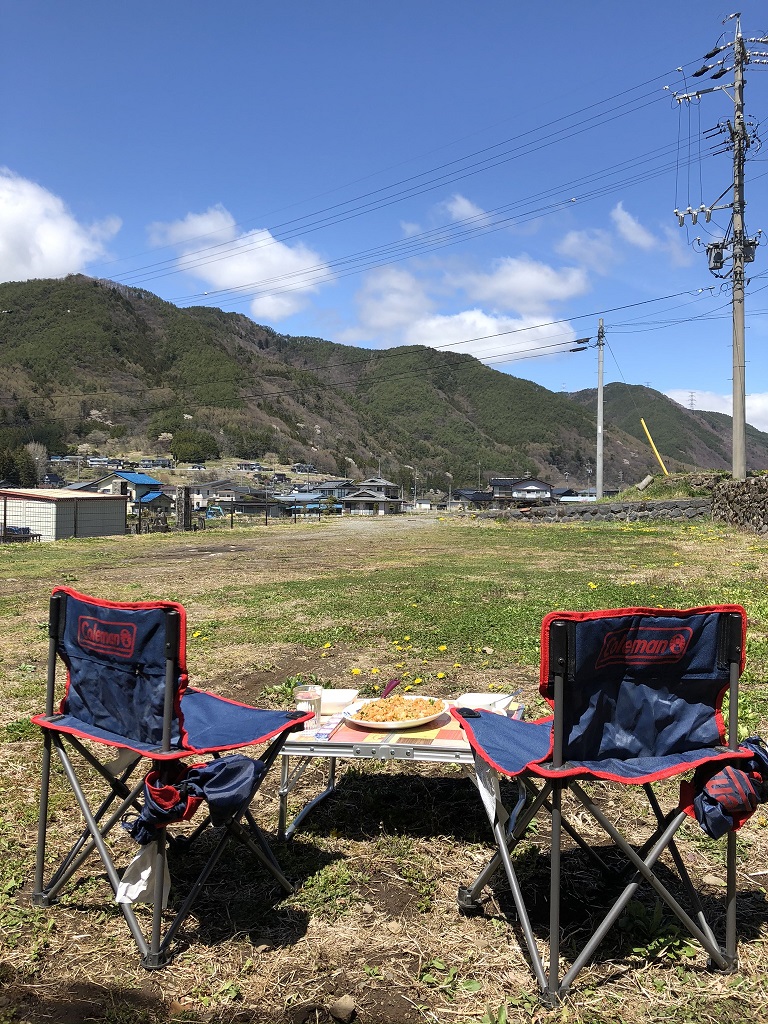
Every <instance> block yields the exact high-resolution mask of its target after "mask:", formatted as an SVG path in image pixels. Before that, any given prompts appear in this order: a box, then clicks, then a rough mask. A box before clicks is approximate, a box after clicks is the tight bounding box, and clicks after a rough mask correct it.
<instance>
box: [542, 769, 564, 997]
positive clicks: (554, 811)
mask: <svg viewBox="0 0 768 1024" xmlns="http://www.w3.org/2000/svg"><path fill="white" fill-rule="evenodd" d="M562 802H563V783H562V781H561V780H560V779H557V780H556V781H555V782H554V783H553V786H552V808H551V811H550V814H551V816H552V840H551V853H550V886H549V977H548V981H547V986H546V989H545V990H544V991H543V996H544V999H545V1001H546V1003H547V1004H548V1005H549V1006H554V1005H556V1004H557V1003H558V1002H559V999H560V991H559V990H560V883H561V879H560V854H561V844H562V828H561V825H562Z"/></svg>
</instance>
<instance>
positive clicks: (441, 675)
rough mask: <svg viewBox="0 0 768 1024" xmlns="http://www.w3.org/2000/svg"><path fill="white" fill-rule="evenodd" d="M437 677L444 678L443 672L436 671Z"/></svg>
mask: <svg viewBox="0 0 768 1024" xmlns="http://www.w3.org/2000/svg"><path fill="white" fill-rule="evenodd" d="M437 678H438V679H445V672H438V673H437Z"/></svg>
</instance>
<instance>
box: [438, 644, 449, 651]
mask: <svg viewBox="0 0 768 1024" xmlns="http://www.w3.org/2000/svg"><path fill="white" fill-rule="evenodd" d="M437 649H438V651H447V650H448V645H447V644H440V646H439V647H438V648H437Z"/></svg>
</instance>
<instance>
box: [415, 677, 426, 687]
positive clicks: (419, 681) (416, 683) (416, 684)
mask: <svg viewBox="0 0 768 1024" xmlns="http://www.w3.org/2000/svg"><path fill="white" fill-rule="evenodd" d="M423 682H424V680H423V679H422V678H421V676H416V678H415V679H414V680H413V685H414V686H418V685H419V684H420V683H423Z"/></svg>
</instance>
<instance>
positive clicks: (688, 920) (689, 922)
mask: <svg viewBox="0 0 768 1024" xmlns="http://www.w3.org/2000/svg"><path fill="white" fill-rule="evenodd" d="M571 789H572V790H573V792H574V793H575V795H576V796H577V797H578V799H579V800H580V801H581V803H582V804H583V805H584V807H586V809H587V810H588V811H589V813H590V814H591V815H592V817H593V818H595V820H596V821H597V822H599V824H600V825H601V826H602V828H603V829H604V831H605V832H607V833H608V835H609V836H610V838H611V839H612V840H613V842H614V843H615V844H616V846H617V847H618V848H619V849H620V850H621V851H622V853H623V854H624V855H625V857H627V858H628V859H629V860H630V861H631V862H632V864H633V865H634V866H635V868H637V870H638V871H639V872H640V874H641V875H642V877H643V878H644V879H645V880H646V881H647V882H649V883H650V885H651V886H652V887H653V889H654V890H655V891H656V893H657V894H658V895H659V896H660V897H661V898H662V899H663V900H664V902H665V903H666V904H667V906H668V907H669V909H670V910H671V911H672V912H673V914H674V915H675V916H676V917H677V919H678V920H679V921H680V923H681V924H682V925H684V927H685V928H686V929H687V930H688V932H689V933H690V934H691V935H692V936H693V937H694V938H695V939H696V940H697V942H699V943H700V945H701V946H702V947H703V948H704V950H705V951H706V952H707V953H709V955H710V957H711V959H712V961H713V962H714V964H715V965H716V966H717V967H718V968H719V969H720V970H724V969H726V968H727V967H728V966H729V965H728V961H727V959H726V957H725V956H724V955H723V952H722V950H721V949H720V948H719V946H718V945H717V944H716V943H715V942H713V941H712V940H711V939H710V937H709V935H707V934H706V932H704V931H703V930H702V929H701V928H700V927H699V925H698V924H697V923H696V922H695V921H694V920H693V918H692V917H691V916H690V915H689V914H688V913H687V912H686V911H685V910H684V909H683V908H682V907H681V906H680V904H679V903H678V901H677V900H676V899H675V897H674V896H673V895H672V893H671V892H670V891H669V890H668V889H667V888H666V887H665V886H664V885H663V884H662V882H660V881H659V879H658V878H657V877H656V875H655V874H654V873H653V870H652V868H653V865H654V864H655V863H656V861H657V860H658V858H659V857H660V856H661V854H662V853H663V852H664V850H665V849H666V848H667V846H668V845H669V843H670V842H671V840H672V838H673V837H674V835H675V833H676V832H677V830H678V828H679V827H680V825H682V823H683V822H684V821H686V820H687V815H686V814H685V812H684V811H680V812H679V813H678V814H677V815H676V816H675V817H674V818H673V819H672V821H671V822H670V824H669V825H668V827H667V828H666V829H665V831H664V832H663V833H662V834H661V836H660V837H659V840H658V842H657V843H656V845H655V846H654V848H653V850H651V852H650V853H649V855H648V856H647V857H646V858H645V859H643V858H641V857H639V856H638V855H637V853H635V851H634V850H633V849H632V847H631V846H630V845H629V843H628V842H627V841H626V839H625V838H624V837H623V836H622V835H621V834H620V833H619V832H618V831H617V830H616V829H615V828H614V827H613V824H612V823H611V822H610V821H609V819H608V818H607V817H606V816H605V815H604V814H603V812H602V811H601V810H600V808H599V807H597V806H596V805H595V804H594V803H593V802H592V800H590V798H589V797H588V796H587V794H586V793H585V792H584V791H583V789H581V787H580V786H579V785H578V784H577V783H575V782H572V783H571ZM734 882H735V878H734ZM627 900H628V897H627ZM625 902H626V901H625ZM623 906H624V904H622V906H621V908H620V909H623ZM614 909H615V906H614ZM611 915H613V911H611ZM611 915H609V916H611ZM616 916H618V914H616V915H615V916H614V918H613V919H614V920H615V917H616ZM598 931H599V930H598ZM595 934H596V935H597V932H596V933H595ZM593 940H594V936H593ZM590 944H591V943H590ZM594 948H597V947H596V946H595V947H594ZM574 966H575V965H574ZM574 976H575V975H574Z"/></svg>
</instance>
